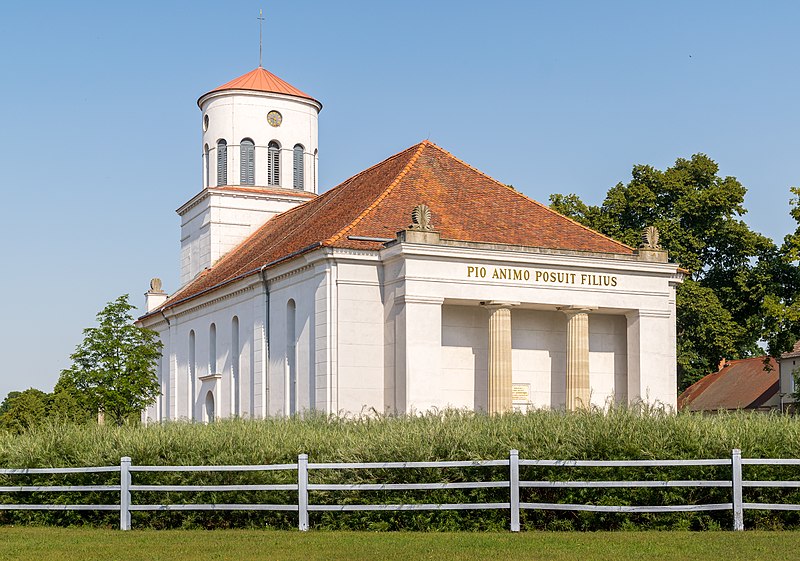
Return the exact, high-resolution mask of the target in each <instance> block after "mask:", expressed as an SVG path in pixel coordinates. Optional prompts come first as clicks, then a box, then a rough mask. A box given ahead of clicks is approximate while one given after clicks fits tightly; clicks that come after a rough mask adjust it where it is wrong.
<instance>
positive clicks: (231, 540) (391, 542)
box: [0, 527, 800, 561]
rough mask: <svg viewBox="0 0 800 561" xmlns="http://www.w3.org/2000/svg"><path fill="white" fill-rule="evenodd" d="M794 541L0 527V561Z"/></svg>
mask: <svg viewBox="0 0 800 561" xmlns="http://www.w3.org/2000/svg"><path fill="white" fill-rule="evenodd" d="M799 537H800V535H798V534H797V533H793V532H741V533H733V532H597V533H575V532H559V533H551V532H526V533H521V534H511V533H466V532H463V533H433V532H431V533H411V532H408V533H404V532H386V533H367V532H324V531H312V532H308V533H300V532H287V531H273V530H264V531H256V530H216V531H202V530H169V531H166V530H165V531H154V530H140V531H138V530H134V531H131V532H120V531H118V530H98V529H83V528H43V527H3V528H0V559H14V560H19V561H27V560H36V561H41V560H49V559H54V560H55V559H57V560H59V561H70V560H76V561H90V560H93V559H102V560H104V561H105V560H113V561H139V560H141V561H159V560H162V559H163V560H167V559H168V560H178V559H179V560H195V559H197V560H201V559H214V560H223V559H230V560H236V561H244V560H250V559H266V560H280V559H287V560H288V559H292V560H298V559H299V560H303V561H306V560H307V561H315V560H319V561H333V560H337V559H347V560H360V559H364V560H367V559H369V560H370V561H373V560H395V559H396V560H410V559H435V560H436V561H444V560H451V559H453V560H472V559H475V560H481V561H485V560H489V561H500V560H503V559H509V560H511V559H515V560H519V559H546V560H575V559H578V560H580V561H595V560H616V559H620V560H623V559H624V560H631V559H646V560H647V561H660V560H684V559H691V560H692V561H702V560H706V559H707V560H709V561H711V560H714V561H718V560H720V559H723V560H724V561H736V560H739V559H741V560H747V561H753V560H757V559H769V560H770V561H780V560H782V559H797V555H798V553H797V549H796V548H797V543H798V538H799Z"/></svg>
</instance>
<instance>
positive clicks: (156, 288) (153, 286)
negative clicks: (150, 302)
mask: <svg viewBox="0 0 800 561" xmlns="http://www.w3.org/2000/svg"><path fill="white" fill-rule="evenodd" d="M161 286H162V285H161V279H160V278H158V277H155V278H152V279H150V292H163V291H162V290H161Z"/></svg>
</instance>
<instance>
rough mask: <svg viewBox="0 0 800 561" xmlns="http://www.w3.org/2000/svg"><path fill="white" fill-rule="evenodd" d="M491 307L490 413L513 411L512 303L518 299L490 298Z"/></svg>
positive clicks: (489, 308)
mask: <svg viewBox="0 0 800 561" xmlns="http://www.w3.org/2000/svg"><path fill="white" fill-rule="evenodd" d="M484 305H485V306H486V309H488V310H489V314H490V315H489V399H488V412H489V414H490V415H494V414H496V413H505V412H506V411H511V409H512V403H511V307H512V306H516V305H517V303H516V302H487V303H485V304H484Z"/></svg>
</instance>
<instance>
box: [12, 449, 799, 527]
mask: <svg viewBox="0 0 800 561" xmlns="http://www.w3.org/2000/svg"><path fill="white" fill-rule="evenodd" d="M743 465H771V466H800V459H743V458H742V457H741V453H740V451H739V450H737V449H735V450H733V451H732V453H731V457H730V458H721V459H698V460H626V461H616V460H610V461H605V460H604V461H599V460H598V461H595V460H524V459H520V458H519V453H518V452H517V451H516V450H511V451H510V453H509V457H508V459H503V460H480V461H442V462H370V463H309V462H308V456H307V455H306V454H300V455H299V456H298V458H297V463H292V464H274V465H245V466H136V465H132V464H131V459H130V458H128V457H125V458H122V459H121V460H120V465H119V466H104V467H81V468H31V469H0V475H6V476H16V475H36V474H82V473H108V472H116V473H119V485H46V486H37V485H18V486H0V497H2V496H3V494H7V493H20V492H22V493H27V492H45V493H73V492H74V493H80V492H113V493H117V492H118V493H119V503H118V504H23V503H7V502H0V510H62V511H70V510H76V511H77V510H95V511H103V510H105V511H119V516H120V523H119V526H120V529H122V530H130V528H131V512H136V511H201V510H207V511H208V510H213V511H232V510H241V511H290V512H297V514H298V528H299V529H300V530H304V531H305V530H308V528H309V524H308V514H309V512H321V511H339V512H345V511H398V510H404V511H410V510H476V509H503V510H508V511H509V518H510V529H511V531H512V532H518V531H519V530H520V517H519V515H520V511H521V510H524V509H528V510H569V511H590V512H621V513H659V512H700V511H712V510H730V511H732V513H733V529H734V530H743V529H744V511H745V510H748V509H750V510H756V509H760V510H800V504H782V503H777V504H774V503H745V502H743V499H742V489H743V488H744V487H781V488H800V479H798V480H790V481H756V480H744V479H743V478H742V466H743ZM521 466H522V467H526V466H534V467H536V466H538V467H548V468H559V469H560V468H581V467H584V468H585V467H596V468H611V467H614V468H619V467H623V468H624V467H630V468H637V467H638V468H642V467H665V466H678V467H685V466H728V467H729V468H730V479H717V480H709V479H699V480H674V481H673V480H645V481H630V480H602V481H587V480H558V481H551V480H547V481H521V480H520V478H519V469H520V467H521ZM488 467H495V468H497V467H504V468H507V470H508V480H505V481H494V480H490V481H466V482H449V483H448V482H441V483H379V482H378V483H352V484H350V483H346V484H341V483H336V484H334V483H311V482H309V473H310V472H313V471H320V470H375V469H380V470H386V469H389V470H394V469H419V468H434V469H441V470H446V469H448V468H488ZM246 471H292V472H296V475H297V477H296V481H297V482H296V483H287V484H266V485H136V484H134V483H133V481H132V476H133V474H135V473H141V472H246ZM644 487H656V488H666V487H727V488H730V489H731V501H730V502H725V503H711V504H682V505H635V506H633V505H594V504H565V503H530V502H521V501H520V489H522V488H592V489H599V488H644ZM491 488H496V489H507V490H508V501H504V502H483V503H480V502H479V503H405V504H391V503H389V504H386V503H384V504H311V503H309V492H314V491H327V492H331V491H333V492H335V491H350V492H352V491H411V490H440V489H491ZM145 491H150V492H153V491H155V492H213V491H219V492H229V491H290V492H295V493H297V502H296V504H293V503H291V504H262V503H244V504H220V503H213V504H197V503H189V504H141V503H134V502H132V500H131V495H132V494H133V493H137V492H145Z"/></svg>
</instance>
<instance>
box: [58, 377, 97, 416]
mask: <svg viewBox="0 0 800 561" xmlns="http://www.w3.org/2000/svg"><path fill="white" fill-rule="evenodd" d="M47 417H48V418H50V419H53V420H56V421H61V422H69V423H86V422H89V421H94V420H95V419H96V418H97V410H96V409H93V408H92V405H91V404H90V403H89V400H88V399H87V397H86V396H85V395H84V394H82V393H81V392H80V391H79V390H78V388H76V387H75V386H74V385H71V384H70V383H69V380H68V379H67V378H66V377H63V376H62V377H61V378H60V379H59V380H58V382H57V383H56V387H55V388H54V389H53V393H51V394H50V395H48V403H47Z"/></svg>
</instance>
